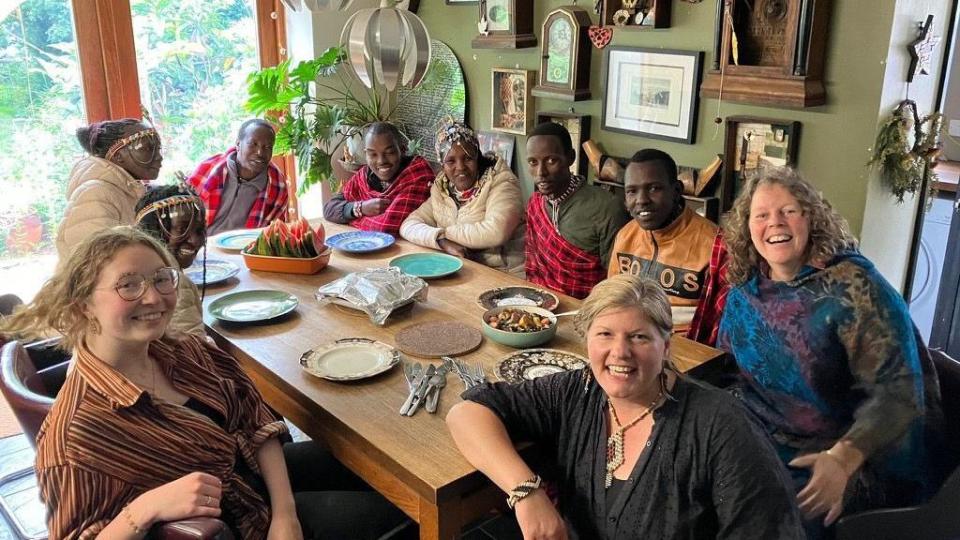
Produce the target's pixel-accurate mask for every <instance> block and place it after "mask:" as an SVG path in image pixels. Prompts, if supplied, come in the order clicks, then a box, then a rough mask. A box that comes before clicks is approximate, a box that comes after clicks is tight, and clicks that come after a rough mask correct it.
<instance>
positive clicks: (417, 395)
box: [400, 364, 437, 416]
mask: <svg viewBox="0 0 960 540" xmlns="http://www.w3.org/2000/svg"><path fill="white" fill-rule="evenodd" d="M436 372H437V368H436V366H434V365H433V364H430V366H428V367H427V369H426V370H425V371H424V372H423V377H422V378H418V379H417V380H418V381H419V384H417V389H416V391H415V392H414V393H413V394H412V395H411V396H410V398H409V401H410V405H409V406H407V410H406V411H405V412H402V413H400V414H404V415H406V416H413V414H414V413H415V412H417V409H418V408H419V407H420V403H421V402H423V398H424V396H426V395H427V390H429V389H430V385H429V382H430V379H431V378H432V377H433V375H434V373H436Z"/></svg>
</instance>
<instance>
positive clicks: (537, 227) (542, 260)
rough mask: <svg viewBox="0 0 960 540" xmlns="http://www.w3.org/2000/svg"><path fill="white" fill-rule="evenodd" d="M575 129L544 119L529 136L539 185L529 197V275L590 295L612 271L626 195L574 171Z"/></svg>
mask: <svg viewBox="0 0 960 540" xmlns="http://www.w3.org/2000/svg"><path fill="white" fill-rule="evenodd" d="M575 156H576V153H575V152H574V149H573V144H572V143H571V140H570V133H569V132H568V131H567V130H566V128H564V127H563V126H561V125H559V124H555V123H553V122H545V123H543V124H540V125H539V126H537V127H536V129H534V131H533V134H532V135H531V137H530V138H529V139H527V166H528V167H529V171H530V175H531V176H532V177H533V179H534V182H535V187H536V188H537V190H536V191H535V192H534V193H533V195H532V196H531V197H530V201H529V202H528V203H527V244H526V257H527V260H526V274H527V279H528V280H530V281H532V282H533V283H536V284H537V285H541V286H543V287H547V288H549V289H553V290H556V291H560V292H563V293H565V294H568V295H570V296H573V297H574V298H585V297H586V296H587V295H588V294H590V290H591V289H592V288H593V286H594V285H596V284H597V283H599V282H600V281H601V280H603V279H604V278H605V277H606V276H607V270H606V268H607V263H608V261H609V258H610V247H611V245H612V243H613V239H614V238H615V237H616V235H617V231H619V230H620V228H621V227H622V226H623V225H624V223H626V222H627V221H628V220H629V219H630V216H629V215H628V214H627V211H626V208H625V207H624V205H623V201H622V200H621V199H620V198H619V197H617V196H615V195H614V194H612V193H609V192H607V191H604V190H602V189H600V188H598V187H596V186H592V185H587V184H586V181H585V180H584V179H583V177H580V176H574V175H572V174H571V173H570V165H571V164H573V161H574V158H575Z"/></svg>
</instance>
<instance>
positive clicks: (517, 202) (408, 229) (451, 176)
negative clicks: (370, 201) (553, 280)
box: [400, 119, 525, 278]
mask: <svg viewBox="0 0 960 540" xmlns="http://www.w3.org/2000/svg"><path fill="white" fill-rule="evenodd" d="M436 141H437V142H436V150H437V155H438V156H440V159H441V162H442V165H443V167H442V169H441V171H440V173H439V174H438V175H437V178H436V180H435V181H434V182H433V186H432V187H431V189H430V197H429V198H428V199H427V200H426V202H424V203H423V204H422V205H421V206H420V207H419V208H418V209H417V210H415V211H414V212H413V213H411V214H410V215H409V216H408V217H407V219H406V220H404V222H403V224H402V225H401V226H400V236H402V237H403V238H405V239H406V240H408V241H410V242H413V243H414V244H417V245H420V246H424V247H429V248H433V249H439V250H443V251H445V252H447V253H449V254H451V255H454V256H457V257H464V258H470V259H474V260H476V261H479V262H481V263H483V264H485V265H487V266H490V267H491V268H496V269H497V270H501V271H503V272H508V273H510V274H513V275H516V276H518V277H521V278H522V277H523V276H524V272H523V239H524V232H525V227H524V226H523V222H524V215H523V202H522V194H521V191H520V181H519V180H518V179H517V176H516V175H515V174H514V173H513V171H511V170H510V167H509V166H508V165H507V164H505V163H504V162H503V160H496V161H495V160H493V159H490V158H488V157H486V156H484V155H482V154H481V153H480V143H479V141H478V140H477V136H476V134H475V133H474V131H473V130H472V129H470V127H469V126H467V125H466V124H462V123H459V122H454V121H453V120H452V119H447V120H446V121H445V122H444V123H443V125H442V126H441V128H440V130H439V132H438V133H437V137H436Z"/></svg>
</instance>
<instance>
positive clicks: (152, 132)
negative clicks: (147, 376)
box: [103, 128, 160, 161]
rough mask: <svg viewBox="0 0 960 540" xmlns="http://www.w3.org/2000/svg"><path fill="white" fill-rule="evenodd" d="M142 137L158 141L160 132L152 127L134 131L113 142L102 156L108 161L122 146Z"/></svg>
mask: <svg viewBox="0 0 960 540" xmlns="http://www.w3.org/2000/svg"><path fill="white" fill-rule="evenodd" d="M144 137H153V138H155V139H157V140H158V141H159V140H160V134H158V133H157V130H156V129H154V128H147V129H144V130H142V131H138V132H136V133H134V134H133V135H130V136H128V137H124V138H122V139H120V140H119V141H117V142H115V143H113V144H112V145H111V146H110V149H109V150H107V153H106V154H105V155H104V156H103V158H104V159H106V160H107V161H110V160H111V159H112V158H113V156H115V155H116V154H117V152H119V151H120V149H121V148H123V147H124V146H127V145H128V144H130V143H133V142H135V141H138V140H140V139H142V138H144Z"/></svg>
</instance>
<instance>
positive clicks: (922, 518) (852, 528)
mask: <svg viewBox="0 0 960 540" xmlns="http://www.w3.org/2000/svg"><path fill="white" fill-rule="evenodd" d="M930 357H931V358H932V359H933V365H934V367H935V368H936V370H937V377H938V378H939V380H940V398H941V405H942V407H943V431H944V446H945V448H944V452H943V453H944V455H945V456H947V457H948V458H949V460H948V462H947V463H945V466H946V467H947V469H946V470H953V473H952V474H951V475H950V476H949V477H948V478H947V481H946V482H944V483H943V485H942V486H941V487H940V490H939V491H938V492H937V494H936V496H934V497H933V498H932V499H930V501H929V502H927V503H926V504H924V505H921V506H913V507H908V508H889V509H882V510H872V511H869V512H862V513H859V514H854V515H852V516H847V517H845V518H843V519H841V520H840V521H839V522H838V523H837V540H860V539H863V538H870V539H871V540H888V539H889V540H894V539H896V540H900V539H904V538H909V539H911V540H960V511H958V507H957V503H958V501H960V466H958V463H960V362H957V361H956V360H954V359H953V358H951V357H950V356H948V355H947V354H946V353H944V352H943V351H939V350H931V351H930Z"/></svg>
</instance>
